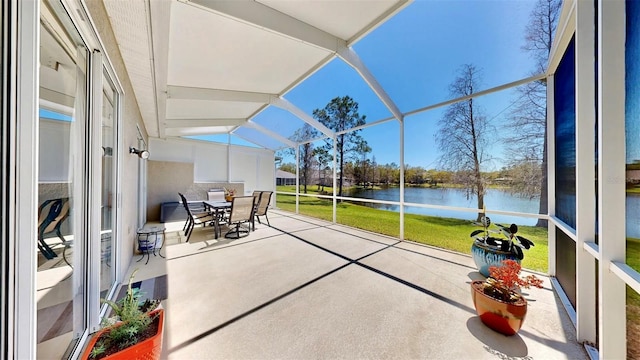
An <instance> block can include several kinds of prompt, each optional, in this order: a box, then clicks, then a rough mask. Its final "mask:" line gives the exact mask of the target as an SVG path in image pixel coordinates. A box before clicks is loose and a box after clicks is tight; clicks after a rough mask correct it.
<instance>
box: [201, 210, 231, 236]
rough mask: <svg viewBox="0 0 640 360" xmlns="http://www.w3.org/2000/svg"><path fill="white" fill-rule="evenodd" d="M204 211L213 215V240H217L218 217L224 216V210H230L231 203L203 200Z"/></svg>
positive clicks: (218, 230)
mask: <svg viewBox="0 0 640 360" xmlns="http://www.w3.org/2000/svg"><path fill="white" fill-rule="evenodd" d="M202 203H203V204H204V208H205V210H207V211H209V212H211V213H212V214H213V219H214V220H213V228H214V233H215V238H216V239H217V238H218V236H219V234H220V232H221V231H220V217H221V216H222V215H223V214H224V211H225V210H226V209H230V208H231V202H229V201H209V200H203V201H202Z"/></svg>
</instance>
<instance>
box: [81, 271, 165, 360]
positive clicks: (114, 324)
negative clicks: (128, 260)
mask: <svg viewBox="0 0 640 360" xmlns="http://www.w3.org/2000/svg"><path fill="white" fill-rule="evenodd" d="M136 272H138V270H137V269H136V270H135V271H134V272H133V273H132V274H131V276H130V277H129V285H128V287H127V292H126V295H125V296H124V298H122V299H121V300H119V301H117V302H114V301H111V300H106V299H102V300H101V301H102V302H103V303H105V304H107V305H108V306H109V307H111V309H112V310H113V313H114V315H113V316H112V317H109V318H106V319H104V320H103V321H102V326H103V327H105V328H109V329H108V331H107V332H105V333H104V334H103V335H102V336H100V339H99V340H98V341H97V342H96V345H95V346H94V347H93V349H92V351H91V355H90V357H91V358H92V359H100V358H102V357H104V356H107V355H110V354H111V353H113V352H117V351H120V350H122V349H125V348H127V347H129V346H132V345H135V344H137V343H138V342H140V341H142V340H144V339H145V338H146V337H148V336H149V331H148V330H149V328H150V327H151V324H152V323H153V321H154V320H155V317H154V316H151V315H150V312H151V311H153V310H155V309H156V308H157V307H158V305H159V303H160V301H159V300H149V299H147V300H145V301H140V298H141V296H142V293H141V292H140V289H134V288H133V287H132V284H133V278H134V277H135V274H136Z"/></svg>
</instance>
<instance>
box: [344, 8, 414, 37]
mask: <svg viewBox="0 0 640 360" xmlns="http://www.w3.org/2000/svg"><path fill="white" fill-rule="evenodd" d="M411 2H413V0H400V1H398V2H397V3H396V4H395V5H393V6H392V7H390V8H389V9H387V11H385V12H384V13H382V14H380V16H378V17H377V18H376V19H375V20H373V21H372V22H371V23H369V25H367V26H365V27H364V28H363V29H362V30H360V31H359V32H358V33H357V34H355V35H354V36H353V37H352V38H351V39H346V40H347V45H348V46H351V45H352V44H355V43H356V42H358V41H359V40H360V39H362V38H364V37H365V36H367V34H369V33H370V32H371V31H373V30H374V29H375V28H377V27H378V26H379V25H380V24H383V23H384V22H385V21H387V20H388V19H390V18H392V17H393V16H394V15H395V14H397V13H399V12H400V10H402V9H404V8H405V7H407V6H408V5H409V4H411Z"/></svg>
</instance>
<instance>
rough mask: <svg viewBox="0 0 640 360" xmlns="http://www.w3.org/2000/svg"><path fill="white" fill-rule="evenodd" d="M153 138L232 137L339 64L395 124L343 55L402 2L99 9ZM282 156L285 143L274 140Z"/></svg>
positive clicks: (191, 1) (140, 2)
mask: <svg viewBox="0 0 640 360" xmlns="http://www.w3.org/2000/svg"><path fill="white" fill-rule="evenodd" d="M103 1H104V4H105V8H106V10H107V13H108V14H109V18H110V20H111V25H112V28H113V31H114V33H115V36H116V39H117V42H118V44H119V47H120V52H121V54H122V57H123V59H124V62H125V66H126V68H127V71H128V73H129V77H130V79H131V82H132V86H133V91H134V93H135V96H136V99H137V101H138V105H139V107H140V111H141V114H142V117H143V120H144V123H145V127H146V129H147V133H148V134H149V136H152V137H160V138H164V137H167V136H182V135H201V134H214V133H227V132H233V131H234V130H235V129H236V128H237V127H238V126H248V127H250V128H252V129H254V130H257V131H260V132H261V133H263V134H265V136H269V137H271V138H274V133H273V132H272V131H270V130H269V129H263V128H261V127H259V126H256V125H257V124H255V123H253V122H251V118H252V117H254V116H255V115H257V114H258V113H259V112H260V111H262V110H263V109H264V108H265V107H267V106H278V107H280V108H283V109H285V110H287V111H290V112H292V113H293V114H294V115H296V116H298V117H299V118H301V119H302V120H303V121H306V122H308V123H310V124H311V125H313V126H316V127H318V128H320V130H321V131H323V132H324V133H325V134H327V133H330V130H328V129H326V128H323V126H322V125H320V124H319V123H317V122H316V121H315V120H314V119H313V118H312V117H311V116H310V115H309V114H304V113H302V111H301V110H300V109H298V108H297V107H296V106H295V104H291V103H289V102H288V101H287V100H286V99H284V95H285V94H286V93H287V92H288V91H289V90H291V89H292V88H293V87H295V86H296V85H298V84H299V83H300V82H302V81H303V80H304V79H306V78H307V77H308V76H310V75H311V74H313V73H314V72H315V71H317V70H318V69H319V68H321V67H322V66H324V65H325V64H327V63H328V62H329V61H330V60H331V59H333V58H334V57H336V56H338V57H340V58H342V59H343V60H344V61H346V62H347V63H348V64H349V65H351V66H352V67H353V68H354V69H355V70H356V71H357V72H358V73H359V74H360V75H361V76H362V77H363V79H364V80H365V81H366V82H367V83H368V84H369V85H370V86H371V87H372V89H373V91H374V92H376V94H378V96H379V97H380V98H381V100H382V101H383V103H385V104H386V105H387V106H388V107H389V108H390V110H391V112H392V113H394V114H398V112H397V111H395V112H394V110H397V108H396V107H395V104H393V102H392V101H391V100H390V99H389V98H388V96H387V95H386V93H385V92H384V89H382V88H381V87H380V86H379V85H378V83H377V81H376V80H375V78H373V76H372V75H371V74H370V73H369V71H368V70H367V69H366V66H365V64H363V63H362V61H361V60H360V59H359V58H358V56H357V54H355V52H354V51H353V49H352V48H350V47H351V45H353V44H354V43H355V42H356V41H358V40H359V39H361V38H362V37H364V36H365V35H366V34H367V33H368V32H370V31H371V30H373V29H374V28H376V27H377V26H379V25H380V24H382V23H383V22H384V21H385V20H386V19H388V18H389V17H391V16H393V14H395V13H396V12H398V11H399V10H401V9H402V8H403V7H404V6H406V5H407V4H408V2H409V1H410V0H346V1H335V0H326V1H325V0H314V1H311V0H302V1H283V0H258V1H252V0H236V1H228V0H180V1H178V0H151V1H149V0H130V1H118V0H103ZM275 140H277V141H279V142H280V143H283V146H284V145H286V142H285V140H286V139H275Z"/></svg>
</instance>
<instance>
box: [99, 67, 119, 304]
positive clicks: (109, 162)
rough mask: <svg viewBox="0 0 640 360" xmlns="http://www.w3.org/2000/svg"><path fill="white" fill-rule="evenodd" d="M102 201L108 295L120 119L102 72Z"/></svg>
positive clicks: (103, 284)
mask: <svg viewBox="0 0 640 360" xmlns="http://www.w3.org/2000/svg"><path fill="white" fill-rule="evenodd" d="M102 84H103V89H102V191H101V193H102V202H101V228H100V297H101V298H106V297H107V293H108V291H109V289H110V288H111V286H112V285H113V284H114V273H113V267H112V264H113V256H114V253H115V252H114V251H113V249H114V244H115V242H114V241H115V237H114V234H115V233H114V229H115V224H114V221H115V216H114V214H115V212H114V210H115V205H116V199H115V193H116V192H115V181H116V179H115V175H116V161H115V160H116V159H117V156H116V153H117V147H116V138H115V135H116V122H115V114H116V111H115V109H116V107H115V100H116V92H115V90H114V87H113V85H112V84H111V81H109V76H108V75H107V74H106V73H103V76H102Z"/></svg>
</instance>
